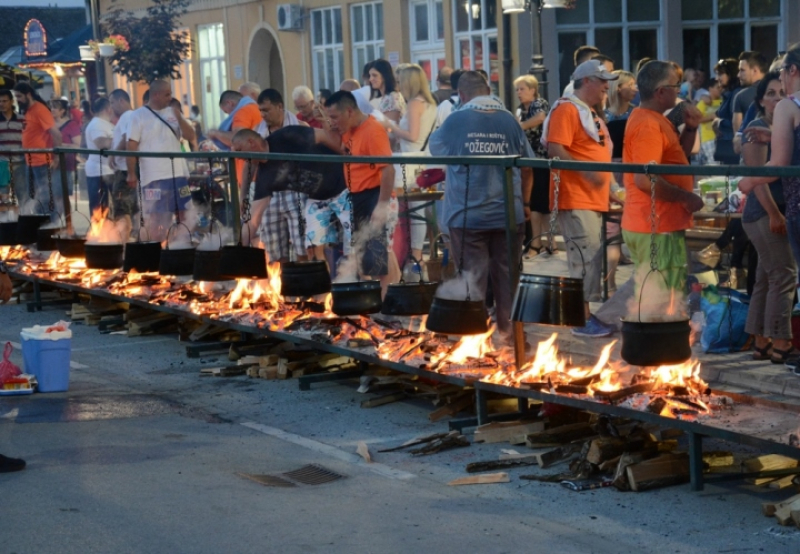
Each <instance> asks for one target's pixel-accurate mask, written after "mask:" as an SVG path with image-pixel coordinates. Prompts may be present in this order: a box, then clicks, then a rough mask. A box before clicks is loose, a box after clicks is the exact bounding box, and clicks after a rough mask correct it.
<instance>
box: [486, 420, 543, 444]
mask: <svg viewBox="0 0 800 554" xmlns="http://www.w3.org/2000/svg"><path fill="white" fill-rule="evenodd" d="M539 431H544V421H543V420H539V421H523V420H517V421H494V422H492V423H487V424H485V425H481V426H479V427H477V428H476V429H475V435H474V436H473V440H474V441H475V442H483V443H486V444H491V443H496V442H507V441H509V440H510V439H514V438H515V437H518V436H520V435H522V443H525V435H527V434H530V433H536V432H539ZM512 444H519V443H516V441H515V442H514V443H512Z"/></svg>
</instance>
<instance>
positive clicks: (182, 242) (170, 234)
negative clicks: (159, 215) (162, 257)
mask: <svg viewBox="0 0 800 554" xmlns="http://www.w3.org/2000/svg"><path fill="white" fill-rule="evenodd" d="M161 247H162V248H165V249H168V250H183V249H186V248H194V244H192V233H191V232H190V231H189V230H187V229H186V227H184V226H183V225H182V224H180V223H178V224H176V225H173V226H172V227H170V228H169V229H167V238H166V239H164V242H162V243H161Z"/></svg>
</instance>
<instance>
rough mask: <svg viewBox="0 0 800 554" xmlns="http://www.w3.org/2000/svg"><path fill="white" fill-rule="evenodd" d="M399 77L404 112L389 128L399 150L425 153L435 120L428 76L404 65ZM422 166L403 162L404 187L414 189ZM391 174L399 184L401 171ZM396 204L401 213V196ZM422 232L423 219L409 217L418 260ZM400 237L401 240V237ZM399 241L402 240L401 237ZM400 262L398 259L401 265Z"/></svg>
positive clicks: (411, 205) (417, 214)
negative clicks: (398, 204) (398, 205)
mask: <svg viewBox="0 0 800 554" xmlns="http://www.w3.org/2000/svg"><path fill="white" fill-rule="evenodd" d="M399 80H400V85H399V88H400V92H401V94H402V95H403V98H404V99H405V102H406V112H405V115H403V117H402V118H401V119H400V123H399V124H398V125H395V124H394V123H391V122H388V125H389V131H390V132H391V133H392V136H393V137H394V138H395V139H397V143H398V147H399V151H400V152H402V153H407V154H409V155H413V154H416V155H425V154H427V146H428V137H429V136H430V134H431V132H432V131H433V126H434V124H435V123H436V100H435V99H434V97H433V95H432V94H431V91H430V87H429V86H428V77H427V76H426V75H425V71H424V70H423V69H422V68H421V67H420V66H419V65H417V64H408V65H407V66H405V67H404V68H403V69H401V70H400V79H399ZM424 168H425V167H424V166H422V165H418V164H407V165H406V171H405V173H406V186H407V187H408V188H417V184H416V178H417V174H418V173H419V171H421V170H422V169H424ZM395 175H396V176H397V181H396V182H397V183H398V185H399V186H400V187H402V186H403V181H402V179H403V172H402V171H396V172H395ZM400 203H401V205H400V209H401V212H405V204H404V203H403V201H402V199H400ZM422 204H424V202H409V203H408V207H409V209H411V210H414V209H415V208H418V207H419V206H421V205H422ZM412 213H413V214H414V216H415V217H423V216H424V213H420V212H412ZM401 217H402V214H401ZM426 231H427V224H426V222H425V221H420V220H418V219H412V220H411V229H410V234H411V245H410V246H411V255H412V256H413V257H414V259H415V260H417V261H422V244H423V242H424V241H425V233H426ZM402 238H403V239H405V237H402ZM401 242H405V240H403V241H401ZM404 254H405V255H404V256H403V258H404V259H407V258H408V255H407V252H405V253H404ZM398 257H399V256H398ZM403 261H404V260H400V262H401V264H402V263H403Z"/></svg>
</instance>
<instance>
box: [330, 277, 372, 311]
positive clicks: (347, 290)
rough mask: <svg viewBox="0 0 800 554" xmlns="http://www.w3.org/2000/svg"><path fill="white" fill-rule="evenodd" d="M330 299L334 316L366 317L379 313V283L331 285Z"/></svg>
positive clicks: (356, 282) (364, 282)
mask: <svg viewBox="0 0 800 554" xmlns="http://www.w3.org/2000/svg"><path fill="white" fill-rule="evenodd" d="M331 297H332V299H333V307H332V308H331V309H332V311H333V313H335V314H336V315H366V314H374V313H378V312H379V311H381V282H380V281H351V282H349V283H333V284H332V285H331Z"/></svg>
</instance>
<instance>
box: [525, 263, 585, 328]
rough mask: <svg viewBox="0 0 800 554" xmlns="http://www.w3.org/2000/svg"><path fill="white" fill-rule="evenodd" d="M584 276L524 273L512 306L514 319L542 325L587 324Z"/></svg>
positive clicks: (578, 325)
mask: <svg viewBox="0 0 800 554" xmlns="http://www.w3.org/2000/svg"><path fill="white" fill-rule="evenodd" d="M584 306H585V303H584V300H583V279H573V278H570V277H557V276H550V275H531V274H527V273H523V274H522V275H520V277H519V287H517V293H516V295H515V296H514V303H513V305H512V306H511V320H512V321H522V322H526V323H539V324H542V325H563V326H568V327H583V326H584V325H586V312H585V308H584Z"/></svg>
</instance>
